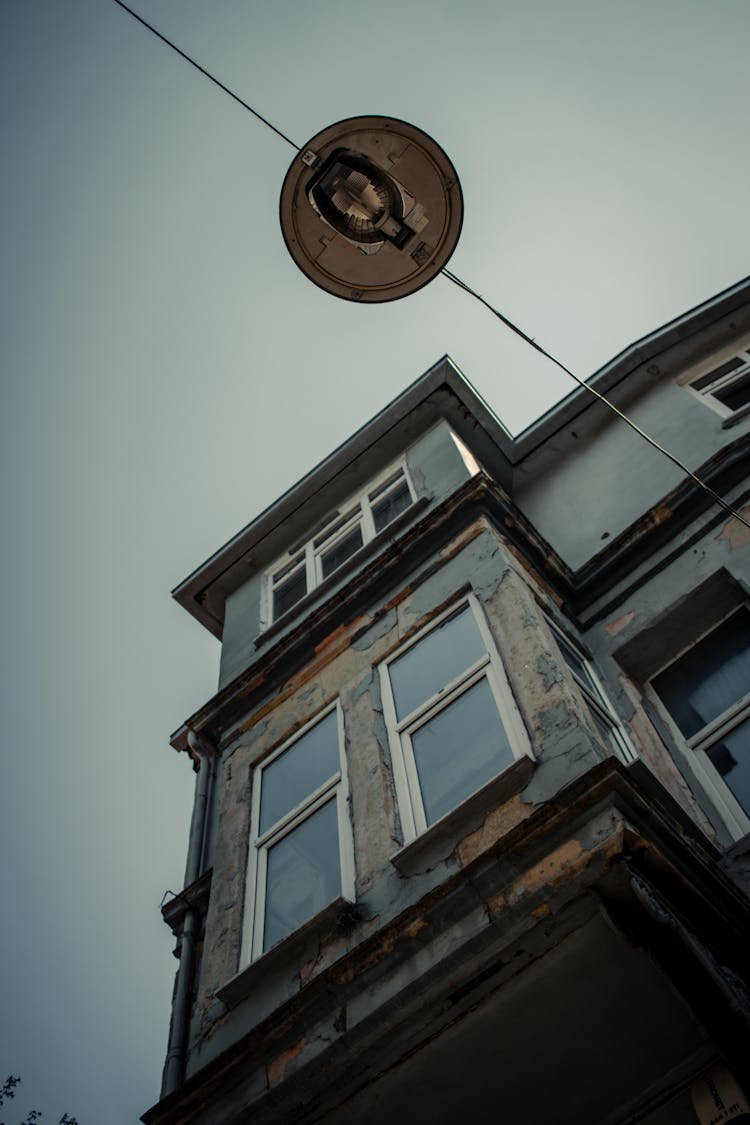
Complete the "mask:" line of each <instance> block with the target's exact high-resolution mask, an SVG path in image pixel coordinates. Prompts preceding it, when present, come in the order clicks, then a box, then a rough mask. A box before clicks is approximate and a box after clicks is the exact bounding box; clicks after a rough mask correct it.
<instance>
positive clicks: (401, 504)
mask: <svg viewBox="0 0 750 1125" xmlns="http://www.w3.org/2000/svg"><path fill="white" fill-rule="evenodd" d="M410 504H411V493H410V492H409V485H408V484H407V483H406V481H405V480H403V481H401V483H400V484H399V485H397V486H396V487H395V488H394V489H392V490H391V491H390V492H389V493H388V494H387V495H386V496H384V497H383V498H382V500H378V501H377V502H376V503H375V504H373V505H372V518H373V522H374V524H375V530H376V531H382V529H383V528H384V527H387V526H388V524H389V523H393V521H394V520H395V518H396V516H400V515H401V513H402V512H405V511H406V509H407V508H408V507H409V506H410Z"/></svg>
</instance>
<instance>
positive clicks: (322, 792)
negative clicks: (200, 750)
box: [241, 701, 355, 966]
mask: <svg viewBox="0 0 750 1125" xmlns="http://www.w3.org/2000/svg"><path fill="white" fill-rule="evenodd" d="M332 711H335V712H336V726H337V734H338V748H339V769H338V770H337V772H336V773H335V774H332V775H331V777H330V778H328V779H327V780H326V781H325V782H324V783H323V784H322V785H320V786H319V787H318V788H317V789H316V790H314V791H313V792H312V793H309V794H308V795H307V796H306V797H305V798H304V799H303V800H302V801H300V802H299V804H298V805H296V806H295V807H294V808H293V809H290V810H289V811H288V812H287V813H285V814H284V816H283V817H281V818H280V819H279V820H278V821H276V822H275V823H274V824H272V825H271V827H270V828H268V829H267V830H266V831H265V832H263V833H261V834H259V832H258V828H259V825H260V811H261V809H260V799H261V790H262V776H263V771H264V770H265V769H266V768H267V767H268V766H270V765H272V764H273V762H275V761H276V760H277V759H278V758H280V757H281V755H282V754H284V753H286V751H287V750H289V749H291V747H292V746H294V744H295V743H296V742H298V741H299V740H300V739H301V738H303V737H304V735H306V734H307V733H308V731H310V730H312V728H313V727H315V726H317V724H318V723H320V722H322V721H323V720H324V719H326V718H327V717H328V715H330V714H331V712H332ZM331 800H335V801H336V812H337V820H338V837H339V866H340V873H341V897H342V898H344V899H347V900H348V901H349V902H354V901H355V869H354V838H353V833H352V823H351V816H350V812H349V781H348V775H347V767H346V753H345V741H344V721H343V714H342V711H341V707H340V705H339V703H338V701H336V702H335V703H334V704H332V705H331V706H329V707H326V708H325V709H324V710H322V711H319V712H318V714H316V715H315V717H314V718H313V719H311V720H310V722H308V723H306V724H305V725H304V726H303V727H302V728H301V729H300V730H298V731H295V733H294V735H292V737H291V738H288V739H286V741H284V742H283V743H282V744H281V745H280V746H278V747H277V748H276V749H275V750H274V751H273V753H272V754H270V755H269V756H268V757H267V758H264V759H263V761H261V762H259V763H258V764H257V765H256V766H255V768H254V770H253V783H252V802H251V813H250V846H249V849H248V862H247V878H246V884H245V917H244V926H243V934H242V958H241V962H242V966H244V965H246V964H248V963H249V962H251V961H257V959H258V958H259V957H262V956H263V955H264V953H268V952H270V950H265V951H264V949H263V936H264V934H263V931H264V926H265V906H266V870H267V865H268V852H269V850H270V849H271V847H273V845H274V844H277V843H278V842H279V840H282V839H283V838H284V837H285V836H287V835H288V834H289V833H290V832H291V831H292V830H293V829H295V828H297V827H298V826H299V825H300V824H302V823H304V821H305V820H307V819H308V818H309V817H311V816H312V815H313V813H316V812H317V811H318V809H320V808H322V807H323V805H325V804H327V803H328V802H329V801H331ZM303 924H304V923H303ZM295 932H296V931H294V930H293V931H292V934H293V933H295ZM292 934H289V935H287V937H291V936H292ZM285 940H286V938H282V942H283V941H285ZM279 944H280V943H279ZM272 948H274V949H275V948H276V946H273V947H272Z"/></svg>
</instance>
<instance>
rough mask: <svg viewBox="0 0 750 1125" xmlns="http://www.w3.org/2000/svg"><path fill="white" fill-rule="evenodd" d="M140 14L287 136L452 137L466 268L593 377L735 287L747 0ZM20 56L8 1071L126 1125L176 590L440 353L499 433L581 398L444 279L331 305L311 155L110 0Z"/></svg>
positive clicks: (12, 6)
mask: <svg viewBox="0 0 750 1125" xmlns="http://www.w3.org/2000/svg"><path fill="white" fill-rule="evenodd" d="M138 10H139V11H141V12H142V14H143V15H144V17H145V18H147V19H149V20H150V21H152V22H154V23H155V24H156V25H157V26H158V27H159V28H160V29H161V30H163V31H164V33H165V34H167V35H169V36H170V37H172V38H174V39H175V40H176V41H177V42H178V43H179V44H180V45H181V46H182V47H183V49H184V50H186V51H187V52H188V53H191V54H193V55H194V56H195V57H197V58H198V59H199V60H200V61H201V62H202V64H203V65H204V66H205V67H207V68H208V69H209V70H212V71H214V72H215V73H216V74H217V76H218V77H220V78H221V80H222V81H223V82H225V83H226V84H227V85H229V86H230V87H232V88H233V89H235V90H236V91H237V93H238V94H239V95H240V96H242V97H243V98H244V99H245V100H247V101H249V102H250V103H251V104H252V105H255V106H256V107H257V108H258V109H259V110H260V111H261V112H262V113H264V114H265V115H266V116H268V117H270V118H271V120H273V121H274V122H275V123H276V124H277V125H278V126H279V127H280V128H281V129H282V130H283V131H284V132H286V133H287V134H289V135H290V136H291V137H292V138H294V139H295V140H297V142H298V143H300V144H302V143H304V142H305V141H306V140H308V139H309V137H311V136H312V135H313V134H315V133H316V132H318V131H319V130H320V129H322V128H324V127H325V126H327V125H329V124H331V123H332V122H334V121H336V120H339V119H340V118H341V117H347V116H351V115H354V114H364V113H375V114H384V115H392V116H395V117H400V118H403V119H405V120H407V121H411V122H413V123H414V124H416V125H419V126H420V127H421V128H423V129H425V130H426V131H427V132H428V133H430V134H431V135H433V136H434V137H435V138H436V140H438V142H439V143H440V144H441V145H442V146H443V147H444V148H445V149H446V151H447V152H448V154H449V155H450V156H451V158H452V160H453V162H454V164H455V165H456V168H457V169H458V172H459V176H460V178H461V181H462V185H463V189H464V198H465V205H466V214H465V221H464V228H463V233H462V237H461V241H460V243H459V246H458V249H457V251H456V253H455V255H454V257H453V259H452V261H451V268H452V269H453V270H455V272H456V273H458V274H459V276H461V277H462V278H464V280H466V281H467V282H469V283H470V284H471V285H472V286H474V287H475V288H477V289H479V290H480V291H481V292H482V293H483V294H484V295H485V296H487V297H488V298H489V299H490V300H492V301H493V302H494V303H495V304H497V305H499V307H500V308H502V309H503V311H504V312H505V313H506V314H507V315H508V316H510V317H511V318H513V319H514V320H515V321H516V322H517V323H518V324H519V325H520V326H521V327H522V328H523V329H525V330H526V331H528V332H529V333H530V334H531V335H533V336H535V337H536V338H537V339H538V340H539V341H540V343H542V344H543V345H544V346H546V347H547V348H548V349H550V350H551V351H553V352H554V353H555V354H557V355H558V356H559V357H560V358H561V359H562V360H563V361H564V362H566V363H567V364H569V365H571V366H573V367H574V369H575V370H577V371H578V372H579V374H581V375H589V374H591V373H592V372H593V371H594V370H595V369H596V368H597V367H598V366H600V365H601V364H602V363H604V362H605V361H606V360H608V359H609V358H611V357H612V356H613V355H614V354H616V353H617V352H618V351H620V350H621V349H622V348H623V347H625V346H626V345H627V344H629V343H630V342H632V341H633V340H634V339H636V338H638V337H639V336H641V335H643V334H644V333H646V332H648V331H650V330H651V329H653V328H656V327H657V326H659V325H660V324H662V323H664V322H665V321H667V320H669V319H670V318H671V317H673V316H675V315H678V314H680V313H681V312H683V311H685V310H686V309H688V308H690V307H691V306H693V305H695V304H697V303H699V302H701V301H702V300H704V299H706V298H708V297H710V296H712V295H713V294H714V293H716V292H718V291H719V290H721V289H723V288H725V287H726V286H728V285H730V284H732V283H733V282H735V281H737V280H739V279H740V278H741V277H743V276H744V275H745V274H747V272H748V262H749V261H750V246H749V245H748V243H749V241H750V236H749V234H748V222H747V192H748V183H749V182H750V175H749V173H750V146H749V145H748V128H747V41H748V33H749V32H750V0H628V2H627V3H624V2H620V0H618V2H614V0H566V2H562V0H526V2H523V3H522V2H521V0H515V2H510V0H507V2H503V0H494V2H492V3H490V2H489V0H465V2H464V3H463V4H461V5H459V4H457V3H455V2H454V0H451V2H447V0H399V2H398V3H396V2H395V0H380V3H378V4H377V5H376V6H375V7H373V6H372V5H367V4H360V5H356V4H352V3H351V2H344V0H307V2H302V0H276V3H271V2H270V0H254V2H251V0H213V2H212V3H207V2H205V0H202V2H201V0H139V3H138ZM0 50H2V54H3V58H2V66H1V67H0V82H2V97H1V100H0V105H2V115H3V121H2V129H3V144H2V152H3V156H4V161H3V164H4V171H3V176H2V183H1V185H0V191H2V194H3V206H2V216H3V220H4V222H3V225H4V237H3V266H4V269H3V280H2V285H3V295H2V302H1V303H0V308H1V310H2V312H1V315H2V320H3V325H2V333H1V335H0V339H1V340H2V347H3V351H4V362H3V366H2V372H3V378H4V388H3V406H4V409H3V411H2V425H3V434H2V442H1V443H0V456H2V477H1V479H2V486H3V487H2V526H3V532H4V534H3V537H2V547H1V550H2V563H3V571H2V573H3V579H4V589H5V612H4V628H3V631H2V662H3V663H2V680H1V681H0V682H2V686H3V697H4V698H3V715H4V726H5V739H4V743H5V746H4V751H5V761H4V767H3V772H2V775H1V776H2V785H1V788H0V831H1V832H2V849H3V850H2V855H3V864H2V871H1V874H0V880H1V886H0V916H1V922H0V944H1V945H2V950H1V952H0V972H2V986H1V989H0V1072H2V1075H4V1074H6V1073H9V1072H13V1073H17V1074H20V1075H21V1076H22V1078H23V1086H22V1088H21V1090H22V1093H21V1094H20V1095H19V1097H18V1098H17V1099H16V1102H15V1105H16V1106H17V1107H18V1114H17V1117H18V1119H20V1116H21V1113H22V1112H23V1111H24V1110H25V1109H27V1108H28V1107H29V1106H31V1105H36V1106H38V1107H39V1108H40V1109H42V1110H43V1111H44V1114H45V1118H44V1120H45V1121H46V1122H47V1123H48V1125H50V1123H51V1122H54V1121H57V1119H58V1117H59V1116H60V1114H61V1113H62V1112H63V1110H67V1111H68V1112H70V1113H75V1114H77V1116H78V1117H79V1120H80V1122H81V1125H123V1123H131V1122H133V1121H135V1120H136V1119H137V1117H138V1115H139V1114H140V1113H141V1112H142V1111H143V1110H144V1109H146V1108H147V1107H148V1106H149V1105H150V1104H152V1102H153V1101H155V1100H156V1098H157V1095H158V1086H159V1077H160V1072H161V1066H162V1061H163V1057H164V1052H165V1048H166V1036H167V1029H168V1019H169V1000H170V995H171V988H172V976H173V972H174V969H175V967H176V962H175V961H174V959H173V958H172V956H171V941H170V936H169V933H168V931H167V929H166V927H164V925H163V924H162V922H161V920H160V916H159V913H158V906H159V902H160V900H161V898H162V895H163V893H164V892H165V891H166V890H167V889H168V888H169V889H172V890H178V889H179V885H180V883H181V877H182V873H183V868H184V857H185V850H186V841H187V827H188V821H189V815H190V804H191V798H192V784H193V778H192V774H191V772H190V769H189V767H188V763H187V761H186V760H185V759H182V760H180V758H178V756H177V755H176V754H175V753H174V752H173V751H172V750H171V749H170V748H169V746H168V744H167V736H168V734H169V732H170V731H171V730H172V729H174V728H175V727H176V726H178V725H179V723H180V722H181V721H182V720H183V719H184V718H186V717H187V716H188V715H189V714H190V713H191V712H192V711H193V710H195V709H196V708H197V707H198V706H199V705H200V704H202V703H203V702H204V701H205V700H206V699H207V698H209V697H210V695H211V694H212V693H213V691H214V689H215V684H216V675H217V670H218V647H217V645H216V642H215V641H214V640H213V639H212V638H211V637H210V636H209V635H208V634H207V633H206V632H205V631H204V630H203V629H201V628H200V626H198V625H197V624H196V623H195V622H194V621H193V620H192V619H191V618H190V617H188V616H187V615H186V614H185V613H184V612H183V611H182V610H179V609H178V608H177V607H176V606H174V605H173V603H172V602H171V600H170V598H169V590H170V588H171V587H172V586H173V585H175V584H176V582H177V581H179V580H180V579H181V578H183V577H184V576H185V575H186V574H187V573H188V572H189V571H190V570H192V569H193V568H194V567H195V566H196V565H197V564H198V563H200V562H201V561H203V559H204V558H205V557H206V556H207V555H209V554H210V553H211V552H212V551H213V550H214V549H215V548H217V547H218V546H220V545H221V544H222V543H223V542H224V541H225V540H226V539H227V538H228V537H229V536H230V535H232V534H233V533H234V532H235V531H236V530H237V529H238V528H239V527H241V526H242V525H244V524H245V523H246V522H248V520H249V519H251V518H252V517H253V516H254V515H255V514H257V512H258V511H259V510H260V509H262V508H263V507H265V506H266V505H267V504H268V503H269V502H271V501H272V500H273V499H274V498H275V497H276V496H277V495H278V494H279V493H280V492H281V491H283V490H284V489H285V488H286V487H288V486H289V485H290V484H292V483H293V482H294V481H295V480H297V479H298V478H299V477H300V476H301V475H302V474H303V473H304V472H306V471H307V470H308V469H309V468H311V467H312V466H313V465H314V464H315V463H316V462H317V461H318V460H320V459H321V458H322V457H323V456H325V454H326V453H327V452H329V450H330V449H331V448H332V447H333V446H334V445H337V444H338V443H339V442H341V441H342V440H344V439H345V438H346V437H347V436H348V435H349V434H350V433H351V432H352V431H353V430H354V429H355V428H356V427H357V426H359V425H361V424H362V423H363V422H364V421H366V420H367V418H369V417H370V416H371V415H372V414H373V413H375V412H376V411H377V410H378V409H380V408H381V407H382V406H383V405H385V403H386V402H388V401H389V400H390V399H391V398H393V397H394V395H396V394H397V393H398V392H399V391H400V390H401V389H402V388H403V387H404V386H405V385H406V384H407V383H409V382H411V381H412V380H413V379H415V378H416V377H417V376H418V375H419V374H420V373H421V372H422V371H423V370H424V369H425V368H427V367H428V366H429V365H430V364H432V363H433V362H434V361H435V360H436V359H438V358H439V357H440V356H441V355H442V354H443V353H445V352H448V353H449V354H450V355H451V356H452V357H453V359H454V360H455V362H456V363H457V364H458V365H459V367H461V368H462V370H463V371H464V372H465V373H466V374H467V375H468V376H469V378H470V379H471V380H472V382H473V383H474V384H475V385H476V386H477V387H478V389H479V390H480V391H481V393H482V394H483V395H484V396H485V397H486V398H487V399H488V401H489V402H490V403H491V405H492V406H493V407H494V409H495V410H496V412H497V413H498V415H499V416H500V418H501V419H502V420H503V422H504V423H505V424H506V426H507V427H508V428H509V429H511V430H518V429H521V428H522V427H523V426H524V425H526V424H528V423H529V422H530V421H531V420H533V418H534V417H535V416H537V415H538V414H539V413H540V412H541V411H543V410H544V409H546V408H547V407H548V406H550V405H551V404H552V403H553V402H554V401H555V400H556V399H557V398H558V397H560V396H561V395H563V394H565V393H567V391H568V390H569V389H570V386H569V381H567V380H566V378H565V377H564V376H562V375H561V374H559V373H557V372H556V371H555V369H554V368H550V366H549V365H548V364H547V363H546V362H545V361H544V360H543V359H541V358H540V357H538V356H535V355H534V353H532V352H530V351H529V350H528V349H526V348H525V346H524V345H523V344H522V343H520V342H519V341H517V340H516V339H515V338H513V337H512V336H509V334H508V333H507V332H506V331H505V330H504V329H503V327H502V326H501V325H500V324H499V323H498V322H497V321H496V320H494V319H493V318H492V317H490V316H489V314H488V313H486V312H485V311H483V310H482V309H481V308H480V306H479V305H478V304H477V303H476V302H472V301H471V300H470V299H469V298H467V297H466V296H464V295H463V294H461V293H460V292H459V291H458V290H457V289H455V288H454V287H453V286H451V285H450V284H449V283H448V282H447V281H446V280H445V279H443V278H438V279H437V280H436V281H434V282H433V283H432V284H431V285H430V286H429V287H427V288H426V289H424V290H422V291H421V292H419V293H417V294H416V295H414V296H412V297H410V298H408V299H406V300H404V301H400V302H395V303H393V304H390V305H384V306H378V307H364V308H363V307H359V306H356V305H351V304H349V303H346V302H343V301H339V300H337V299H336V298H334V297H331V296H328V295H327V294H325V293H323V292H321V291H319V290H317V289H316V288H314V287H313V286H312V285H311V284H310V282H308V281H306V280H305V279H304V277H303V276H302V274H301V273H300V272H299V271H298V270H297V268H296V266H294V264H293V263H292V261H291V259H289V258H288V256H287V254H286V251H285V249H284V246H283V243H282V240H281V236H280V233H279V231H278V229H277V206H278V193H279V190H280V186H281V182H282V179H283V176H284V173H285V171H286V168H287V166H288V164H289V162H290V159H291V157H292V155H293V153H292V150H291V148H290V147H289V146H288V145H286V144H285V143H284V142H283V141H281V140H280V139H279V138H278V137H277V136H275V135H274V134H273V133H272V132H270V131H269V130H267V129H266V128H265V127H264V126H262V125H261V124H260V123H258V122H257V121H256V120H255V119H254V118H252V117H251V116H250V115H249V114H248V113H247V112H246V111H244V110H243V109H241V108H240V107H239V106H238V105H237V104H236V103H234V102H233V101H231V100H230V99H229V98H227V97H226V95H224V94H222V93H221V92H220V91H219V90H217V89H216V88H215V87H213V86H212V85H211V84H210V83H208V82H207V81H206V80H205V79H204V78H202V77H201V76H200V75H199V74H198V73H197V72H196V71H194V70H193V69H192V68H191V67H189V66H188V65H187V64H186V63H185V62H184V61H183V60H181V59H180V58H179V57H177V56H176V55H174V54H173V53H172V52H170V51H169V50H168V49H167V48H166V47H165V46H164V45H163V44H162V43H160V42H159V41H158V40H156V39H155V38H154V37H153V36H151V35H149V33H148V32H147V31H146V30H145V29H144V28H143V27H142V26H140V25H139V24H137V23H136V22H135V21H133V20H132V19H131V18H130V17H129V16H127V15H126V13H124V12H123V11H122V10H121V9H120V8H118V7H117V6H116V5H115V4H114V3H112V2H110V0H64V2H61V0H3V2H2V3H1V4H0ZM527 353H528V354H527ZM14 1116H16V1115H13V1114H8V1117H9V1119H10V1121H12V1120H13V1119H14ZM10 1121H9V1125H10Z"/></svg>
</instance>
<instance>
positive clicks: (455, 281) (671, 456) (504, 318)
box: [440, 267, 750, 530]
mask: <svg viewBox="0 0 750 1125" xmlns="http://www.w3.org/2000/svg"><path fill="white" fill-rule="evenodd" d="M440 272H441V273H442V274H443V275H444V276H445V277H447V278H448V280H449V281H452V282H453V284H454V285H457V286H458V287H459V289H463V290H464V292H465V293H468V294H469V296H470V297H474V298H475V299H476V300H477V301H479V302H480V303H481V304H483V305H484V307H485V308H486V309H489V311H490V312H491V313H493V315H494V316H496V317H497V318H498V320H501V321H502V322H503V324H504V325H505V326H506V327H507V328H509V329H510V330H511V332H515V334H516V336H520V338H521V339H522V340H524V341H525V342H526V343H527V344H528V345H529V347H532V348H534V350H535V351H537V352H539V354H540V355H543V356H544V357H545V359H548V360H550V361H551V362H552V363H554V364H555V366H556V367H559V368H560V370H561V371H564V372H565V374H566V375H569V376H570V378H571V379H574V380H575V382H576V383H578V385H579V387H583V389H584V390H586V391H588V392H589V394H591V395H593V396H594V397H595V398H598V399H599V401H600V402H603V403H604V405H605V406H606V407H608V409H609V410H611V411H612V412H613V413H614V414H616V415H617V416H618V418H621V419H622V421H623V422H625V423H626V424H627V425H628V426H630V428H631V430H635V432H636V433H637V434H639V435H640V436H641V437H642V438H643V439H644V441H647V442H648V444H649V445H651V446H653V447H654V449H657V450H658V451H659V453H662V454H663V455H664V456H665V457H668V458H669V460H670V461H671V462H672V464H673V465H676V466H677V468H678V469H681V470H682V471H683V472H684V473H687V475H688V476H689V477H690V478H691V479H692V480H694V481H695V483H696V484H698V485H700V487H701V488H702V489H703V490H704V491H705V492H707V493H708V495H709V496H710V497H711V498H712V500H714V501H715V502H716V503H717V504H718V505H719V506H720V507H721V508H723V509H724V511H725V512H728V513H729V515H731V516H733V517H734V518H735V519H738V520H739V521H740V523H743V524H744V525H745V527H746V528H748V530H750V523H748V521H747V520H746V519H745V518H744V516H742V515H740V513H739V512H738V511H736V509H735V508H733V507H732V505H731V504H728V503H727V502H726V500H724V498H723V497H722V496H720V495H719V493H718V492H715V491H714V489H713V488H711V486H710V485H709V484H706V482H705V481H704V480H703V479H702V478H701V477H699V476H698V475H697V474H696V473H694V472H693V471H692V469H690V468H688V466H687V465H686V464H685V463H684V462H683V461H681V460H680V458H679V457H676V456H675V455H674V453H671V452H670V450H668V449H665V447H664V446H663V445H660V443H659V442H658V441H656V440H655V438H652V437H651V436H650V434H647V433H646V431H645V430H643V429H641V427H640V426H639V425H638V424H637V423H636V422H634V421H633V420H632V418H628V416H627V414H625V413H623V411H622V410H620V408H619V407H617V406H615V404H614V403H613V402H612V401H611V400H610V399H608V398H606V396H605V395H603V394H601V393H600V392H599V391H597V389H596V387H592V386H591V384H590V383H587V382H586V380H585V379H581V378H580V376H578V375H576V374H575V372H574V371H571V369H570V368H569V367H566V366H565V364H564V363H562V362H561V360H559V359H557V358H556V357H555V356H553V355H552V354H551V353H550V352H548V351H547V349H546V348H543V347H542V346H541V344H538V343H537V342H536V340H534V339H533V338H532V337H531V336H527V334H526V333H525V332H523V331H522V330H521V329H520V328H519V327H518V325H517V324H514V323H513V321H512V320H509V319H508V317H507V316H504V315H503V314H502V313H501V312H500V310H499V309H496V308H495V306H494V305H491V304H490V302H489V301H487V300H485V298H484V297H483V296H482V295H481V294H480V293H477V291H476V290H475V289H472V288H471V286H470V285H467V284H466V282H465V281H462V280H461V278H460V277H457V276H456V274H454V273H452V272H451V270H449V269H446V268H445V267H444V268H443V269H442V270H441V271H440Z"/></svg>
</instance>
